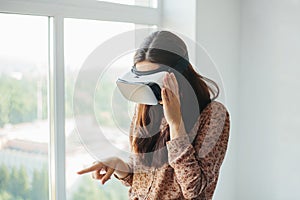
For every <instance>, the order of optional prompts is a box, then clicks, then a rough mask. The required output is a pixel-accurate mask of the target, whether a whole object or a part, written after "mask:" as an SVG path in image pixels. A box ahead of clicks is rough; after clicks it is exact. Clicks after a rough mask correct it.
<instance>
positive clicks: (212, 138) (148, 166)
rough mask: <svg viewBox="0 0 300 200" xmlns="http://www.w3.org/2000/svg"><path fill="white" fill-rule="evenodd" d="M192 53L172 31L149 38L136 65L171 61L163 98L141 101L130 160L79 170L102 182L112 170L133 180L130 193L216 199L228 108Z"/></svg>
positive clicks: (159, 66)
mask: <svg viewBox="0 0 300 200" xmlns="http://www.w3.org/2000/svg"><path fill="white" fill-rule="evenodd" d="M188 59H189V58H188V52H187V47H186V45H185V43H184V42H183V41H182V40H181V39H180V38H179V37H178V36H176V35H175V34H173V33H171V32H169V31H157V32H154V33H152V34H150V35H149V36H148V37H146V38H145V40H144V42H143V43H142V45H141V46H140V48H139V49H138V50H137V51H136V53H135V56H134V70H136V71H139V72H151V71H157V70H162V71H163V70H165V69H166V68H165V66H168V67H169V69H170V70H167V71H169V72H170V73H167V74H166V75H165V77H164V79H163V84H164V87H163V88H162V90H161V97H162V101H161V102H160V103H159V104H158V105H145V104H137V107H136V112H135V114H134V117H133V119H132V123H131V129H130V137H129V139H130V140H129V141H130V146H131V151H132V155H131V156H130V161H129V162H128V163H125V162H124V161H122V160H121V159H120V158H117V157H110V158H108V159H106V160H104V161H98V162H95V163H94V164H93V165H92V166H91V167H89V168H86V169H83V170H81V171H79V172H78V174H84V173H87V172H92V177H93V178H94V179H97V180H101V182H102V184H104V183H105V182H106V181H107V180H109V179H110V177H111V175H113V174H114V176H115V177H116V178H117V179H119V180H120V181H121V182H122V183H123V184H125V185H126V186H130V189H129V199H136V200H139V199H149V200H150V199H151V200H152V199H159V200H165V199H166V200H169V199H201V200H207V199H212V197H213V193H214V190H215V188H216V184H217V181H218V177H219V171H220V167H221V164H222V162H223V159H224V156H225V153H226V149H227V143H228V138H229V124H230V123H229V113H228V111H227V109H226V108H225V107H224V105H223V104H221V103H220V102H217V101H215V99H216V98H217V96H218V94H219V89H218V86H217V85H216V84H215V83H214V82H213V81H211V80H209V79H207V78H205V77H203V76H201V75H199V74H198V73H197V72H196V71H195V70H194V69H193V67H192V65H191V64H190V63H189V62H188ZM212 86H214V88H213V87H212ZM103 170H104V171H105V173H104V174H102V173H100V172H101V171H103Z"/></svg>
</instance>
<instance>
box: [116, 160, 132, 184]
mask: <svg viewBox="0 0 300 200" xmlns="http://www.w3.org/2000/svg"><path fill="white" fill-rule="evenodd" d="M127 164H128V167H129V173H128V175H127V176H126V177H124V178H119V177H118V176H117V175H116V174H114V176H115V177H116V178H117V179H119V180H120V182H121V183H122V184H123V185H125V186H128V187H129V186H132V180H133V158H132V156H129V161H128V163H127Z"/></svg>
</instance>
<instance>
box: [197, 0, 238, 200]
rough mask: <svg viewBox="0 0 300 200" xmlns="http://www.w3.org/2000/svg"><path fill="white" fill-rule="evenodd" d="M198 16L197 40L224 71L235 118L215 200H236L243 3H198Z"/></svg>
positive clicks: (210, 0)
mask: <svg viewBox="0 0 300 200" xmlns="http://www.w3.org/2000/svg"><path fill="white" fill-rule="evenodd" d="M196 16H197V23H196V26H197V33H196V34H197V41H198V42H199V43H201V44H202V45H203V46H204V47H205V48H206V49H207V51H208V53H209V54H210V56H211V57H212V59H213V60H214V61H215V63H216V65H217V67H218V69H219V71H220V74H221V76H222V78H223V86H224V89H225V95H226V96H225V97H226V98H225V104H226V106H227V108H228V110H229V112H230V115H231V131H230V141H229V146H228V151H227V155H226V157H225V160H224V163H223V166H222V168H221V174H220V179H219V182H218V185H217V188H216V191H215V195H214V199H215V200H233V199H235V190H236V189H235V186H236V173H235V171H236V155H237V154H236V152H237V149H236V143H237V128H238V109H237V108H238V101H237V95H238V94H237V89H238V79H237V77H238V71H239V50H240V49H239V47H240V42H239V39H240V38H239V37H240V4H239V1H238V0H227V1H219V0H198V1H197V12H196ZM199 62H200V63H201V60H200V61H199ZM208 74H209V73H208Z"/></svg>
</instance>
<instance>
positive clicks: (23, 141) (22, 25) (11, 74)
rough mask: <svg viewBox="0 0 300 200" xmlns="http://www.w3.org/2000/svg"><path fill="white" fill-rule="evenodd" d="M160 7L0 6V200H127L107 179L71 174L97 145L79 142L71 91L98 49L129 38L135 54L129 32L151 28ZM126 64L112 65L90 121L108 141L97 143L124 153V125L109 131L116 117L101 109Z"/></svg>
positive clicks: (110, 0) (23, 1) (5, 1)
mask: <svg viewBox="0 0 300 200" xmlns="http://www.w3.org/2000/svg"><path fill="white" fill-rule="evenodd" d="M124 4H125V5H124ZM127 5H130V6H127ZM159 7H160V6H159V1H158V0H132V1H131V0H130V1H118V0H103V1H98V0H76V1H72V0H62V1H61V0H53V1H52V0H51V1H50V0H45V1H38V0H32V1H27V0H16V1H10V0H2V1H1V6H0V25H1V31H0V199H1V200H2V199H3V200H12V199H19V200H22V199H39V200H40V199H49V198H51V199H52V200H65V199H70V200H80V199H82V200H84V199H118V200H119V199H127V198H128V194H127V192H128V188H126V187H124V186H123V185H121V183H120V182H119V181H117V180H116V179H115V178H114V177H112V179H111V180H110V181H108V182H107V183H106V184H105V185H104V186H102V185H101V184H99V183H98V182H97V181H93V180H92V179H91V177H90V176H89V175H83V176H79V175H77V174H76V172H77V171H78V170H80V169H81V168H83V167H86V166H88V165H89V164H91V163H92V162H93V161H95V159H97V158H95V156H93V155H92V153H91V152H89V149H88V148H86V147H87V146H88V145H93V144H95V145H99V146H100V145H103V144H101V141H100V142H99V141H97V140H93V138H92V137H91V138H90V139H91V141H90V142H85V143H83V141H82V140H81V139H80V137H79V135H80V134H79V133H78V131H77V129H76V123H75V120H74V112H73V95H74V87H75V82H76V78H77V76H78V73H79V71H80V69H81V66H82V64H83V62H84V61H85V59H86V58H87V57H88V55H89V54H90V53H91V52H92V51H93V50H94V49H95V48H96V47H97V46H99V45H101V44H102V43H104V42H105V41H106V40H108V39H110V38H111V37H113V36H116V35H118V34H121V33H123V32H126V31H132V35H131V39H132V46H133V47H134V45H135V41H137V38H136V35H135V34H134V30H135V29H136V28H145V27H153V26H154V25H157V24H158V23H159V19H160V8H159ZM13 13H18V14H13ZM138 40H140V38H138ZM108 51H109V49H108ZM132 58H133V52H128V54H126V55H125V54H124V55H122V56H121V57H119V58H118V59H116V60H113V61H112V63H111V67H110V68H109V69H108V71H107V73H106V74H105V76H104V77H103V78H102V79H99V82H98V83H97V84H98V85H96V94H97V95H96V96H95V99H94V100H95V112H96V113H95V115H96V118H97V121H98V122H99V124H101V128H103V129H104V130H105V131H108V132H109V133H110V134H111V135H104V137H107V138H106V139H108V140H109V141H110V142H111V143H113V144H114V145H116V148H119V149H121V150H124V151H128V150H129V149H128V145H129V144H128V135H126V134H124V131H125V132H126V131H128V128H129V123H130V121H129V120H124V121H122V120H121V121H120V119H121V118H118V119H117V120H119V122H118V123H119V124H116V122H115V121H114V120H116V114H120V113H113V110H112V109H111V107H110V105H108V104H109V103H108V102H109V101H110V99H109V98H111V97H112V96H113V95H115V94H114V93H115V89H114V87H115V80H116V78H117V77H118V75H120V74H121V73H122V72H125V71H126V70H128V69H129V68H130V67H131V64H132ZM62 74H64V75H63V76H62ZM88 82H89V80H88V79H87V83H88ZM63 92H64V93H63ZM132 108H133V107H132V106H131V105H129V106H128V112H131V111H130V110H132ZM83 109H84V107H83ZM120 116H121V115H120ZM117 117H118V116H117ZM63 119H65V120H63ZM99 124H98V125H99ZM119 125H120V126H121V127H119ZM122 131H123V132H122ZM112 135H113V136H114V137H111V136H112ZM98 142H99V143H98ZM49 150H50V151H49ZM109 153H110V152H108V154H109ZM108 154H107V155H108ZM108 156H109V155H108Z"/></svg>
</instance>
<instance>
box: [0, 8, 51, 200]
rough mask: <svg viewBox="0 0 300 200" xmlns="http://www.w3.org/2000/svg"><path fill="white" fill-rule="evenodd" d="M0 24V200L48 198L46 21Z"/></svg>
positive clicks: (18, 18)
mask: <svg viewBox="0 0 300 200" xmlns="http://www.w3.org/2000/svg"><path fill="white" fill-rule="evenodd" d="M0 24H1V31H0V44H1V45H0V94H1V95H0V199H2V200H9V199H18V200H23V199H24V200H25V199H32V200H33V199H36V200H40V199H48V198H49V197H48V196H49V195H48V194H49V191H48V143H49V122H48V114H47V110H48V103H47V99H48V98H47V78H48V76H47V73H48V18H47V17H40V16H28V15H15V14H2V13H0Z"/></svg>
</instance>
